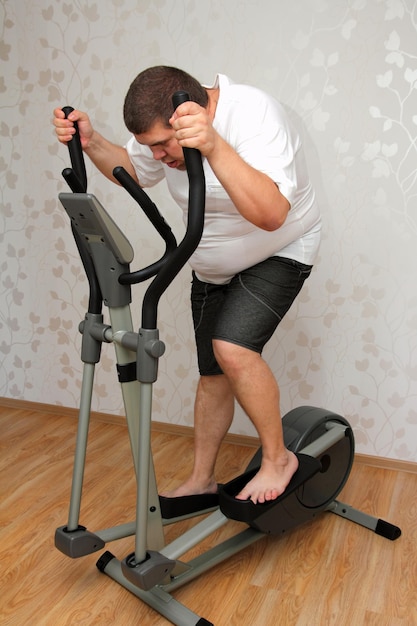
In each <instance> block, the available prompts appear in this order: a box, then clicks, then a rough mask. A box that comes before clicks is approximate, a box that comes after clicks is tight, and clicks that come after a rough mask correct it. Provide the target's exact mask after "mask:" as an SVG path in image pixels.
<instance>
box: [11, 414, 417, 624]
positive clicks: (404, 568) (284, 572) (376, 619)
mask: <svg viewBox="0 0 417 626" xmlns="http://www.w3.org/2000/svg"><path fill="white" fill-rule="evenodd" d="M0 428H1V441H0V445H1V456H0V494H1V503H0V568H1V570H0V571H1V592H0V594H1V600H0V624H1V625H2V626H6V625H7V626H23V625H28V626H73V625H74V624H77V625H85V626H93V625H99V626H104V625H107V624H109V625H110V624H112V625H114V624H118V625H120V626H125V625H126V626H127V625H133V624H137V625H140V626H147V625H152V626H164V625H166V624H168V622H167V621H166V620H165V619H164V618H162V617H160V616H159V615H158V614H156V613H155V612H154V611H153V610H152V609H150V608H148V607H147V606H145V605H144V604H143V603H142V602H141V601H140V600H138V599H137V598H136V597H135V596H134V595H132V594H131V593H130V592H128V591H126V590H125V589H123V588H122V587H120V586H119V585H118V584H117V583H115V582H114V581H113V580H112V579H110V578H109V577H108V576H106V575H104V574H102V573H100V572H99V571H98V570H97V568H96V567H95V563H96V561H97V559H98V557H99V556H100V554H101V553H96V554H93V555H89V556H87V557H83V558H80V559H74V560H73V559H70V558H68V557H66V556H64V555H63V554H61V553H60V552H58V551H57V550H56V549H55V547H54V532H55V529H56V528H57V527H58V526H62V525H65V524H66V521H67V511H68V499H69V490H70V480H71V471H72V454H73V449H74V438H75V432H76V422H75V420H74V419H73V418H70V417H68V416H65V415H59V414H57V415H56V416H54V415H51V414H42V413H38V412H34V411H30V410H19V409H10V408H4V407H0ZM90 432H91V436H90V442H89V448H88V454H89V460H90V463H89V464H88V465H87V469H86V477H85V499H84V502H83V508H82V515H81V520H80V521H81V523H82V524H84V525H85V526H87V527H88V528H89V529H90V530H93V531H94V530H98V529H100V528H106V527H109V526H112V525H114V524H120V523H124V522H127V521H131V520H133V519H134V510H135V499H134V489H135V487H134V480H133V476H132V467H131V460H130V452H129V448H128V442H127V436H126V431H125V427H124V426H123V425H120V424H111V423H103V422H99V421H96V420H93V422H92V424H91V430H90ZM153 448H154V454H155V465H156V471H157V476H158V481H159V484H160V486H161V488H167V487H169V486H170V485H172V484H174V483H175V482H177V481H179V480H180V479H181V477H183V476H185V474H186V473H187V469H188V468H189V466H190V463H191V450H192V441H191V440H190V439H189V438H187V437H178V436H173V435H168V434H164V433H154V435H153ZM252 454H253V448H249V447H247V448H246V447H243V446H237V445H232V444H225V445H224V448H223V450H222V454H221V462H220V465H219V476H218V479H221V480H223V481H226V480H228V479H230V478H231V477H233V476H235V475H237V474H238V473H240V472H241V471H242V470H243V469H244V467H245V464H246V463H247V462H248V460H249V459H250V458H251V456H252ZM339 497H340V499H341V500H342V501H344V502H347V503H350V504H351V505H353V506H355V507H357V508H359V509H361V510H364V511H366V512H368V513H370V514H372V515H375V516H378V517H381V518H382V519H386V520H387V521H390V522H392V523H393V524H396V525H398V526H400V527H401V529H402V536H401V537H400V538H399V539H398V540H396V541H389V540H387V539H384V538H382V537H380V536H378V535H375V534H374V533H372V532H371V531H369V530H366V529H364V528H362V527H360V526H358V525H356V524H353V523H351V522H348V521H346V520H343V519H341V518H339V517H337V516H335V515H332V514H330V513H324V514H323V515H322V516H320V517H319V518H318V519H317V520H316V521H315V522H314V523H308V524H306V525H304V526H301V527H300V528H298V529H296V530H293V531H292V532H290V533H288V534H286V535H285V536H284V537H265V538H262V539H261V540H260V541H258V542H257V543H255V544H253V545H252V546H250V547H249V548H247V549H246V550H244V551H242V552H240V553H239V554H238V555H236V556H234V557H232V558H230V559H229V560H228V561H226V562H224V563H222V564H220V565H218V566H216V567H215V568H214V569H212V570H211V571H210V572H209V573H207V574H205V575H203V576H201V577H199V578H198V579H196V580H194V581H193V582H191V583H189V584H188V585H186V586H184V587H183V588H181V589H179V590H177V591H176V592H174V595H175V597H176V598H177V599H178V600H180V601H181V602H184V603H185V604H186V605H187V606H188V607H189V608H191V609H192V610H193V611H195V612H196V613H198V614H199V615H201V616H203V617H204V618H205V619H207V620H209V621H211V622H213V623H214V624H215V625H216V626H281V625H282V626H331V625H336V624H337V625H338V626H362V625H363V626H365V625H366V626H406V625H407V626H415V625H416V624H417V474H413V473H406V472H399V471H391V470H390V471H388V470H382V469H377V468H371V467H367V466H365V465H361V464H355V465H354V467H353V470H352V473H351V476H350V478H349V481H348V484H347V485H346V487H345V488H344V490H343V492H342V494H340V496H339ZM188 523H189V522H186V524H188ZM236 528H240V525H239V524H237V523H236V522H230V523H229V524H228V525H227V526H226V527H224V528H223V529H221V530H220V531H217V532H216V533H215V536H214V537H213V538H210V539H209V540H206V541H205V544H204V545H209V544H210V545H211V543H210V542H213V541H215V540H216V541H217V540H218V539H219V538H222V537H224V536H226V535H227V534H230V533H233V532H234V531H235V530H236ZM175 532H178V531H177V530H176V529H175V528H173V527H169V530H168V531H167V533H168V535H169V536H173V534H174V533H175ZM108 549H109V550H111V551H112V552H113V553H114V554H115V555H116V556H117V557H118V558H123V557H124V556H126V555H127V554H128V553H129V552H132V551H133V550H134V544H133V541H132V539H131V538H130V539H129V538H128V539H123V540H120V541H118V542H114V543H113V544H111V546H108Z"/></svg>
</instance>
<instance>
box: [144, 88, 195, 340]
mask: <svg viewBox="0 0 417 626" xmlns="http://www.w3.org/2000/svg"><path fill="white" fill-rule="evenodd" d="M189 99H190V98H189V96H188V94H187V93H186V92H185V91H177V92H176V93H175V94H174V95H173V97H172V102H173V105H174V108H177V107H178V106H179V105H180V104H182V103H183V102H186V101H187V100H189ZM183 153H184V160H185V165H186V168H187V175H188V180H189V184H190V187H189V193H188V216H187V229H186V232H185V236H184V239H183V240H182V241H181V243H180V244H179V246H178V247H177V248H176V250H175V251H174V252H173V253H172V254H171V255H170V257H169V263H166V264H165V265H164V266H163V267H162V268H161V270H160V271H159V272H158V274H157V276H156V277H155V278H154V280H153V281H152V283H151V284H150V285H149V287H148V289H147V291H146V293H145V296H144V299H143V305H142V328H146V329H152V328H156V322H157V308H158V302H159V299H160V297H161V295H162V294H163V292H164V291H165V290H166V289H167V287H168V286H169V284H170V283H171V282H172V280H173V279H174V277H175V276H176V275H177V274H178V273H179V271H180V270H181V269H182V267H183V266H184V265H185V263H186V262H187V261H188V259H189V258H190V256H191V255H192V253H193V252H194V250H195V249H196V248H197V246H198V244H199V242H200V239H201V235H202V234H203V227H204V210H205V203H206V182H205V176H204V170H203V164H202V161H201V154H200V152H199V151H198V150H196V149H195V148H183Z"/></svg>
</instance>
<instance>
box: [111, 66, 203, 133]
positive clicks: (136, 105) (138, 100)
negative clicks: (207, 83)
mask: <svg viewBox="0 0 417 626" xmlns="http://www.w3.org/2000/svg"><path fill="white" fill-rule="evenodd" d="M179 90H184V91H186V92H188V94H189V96H190V99H191V100H193V101H194V102H197V103H198V104H200V105H201V106H203V107H206V106H207V104H208V96H207V92H206V90H205V89H204V87H203V86H202V85H201V84H200V83H199V82H198V81H197V80H196V79H195V78H193V77H192V76H190V74H187V72H184V71H183V70H180V69H178V68H176V67H168V66H166V65H158V66H155V67H150V68H148V69H147V70H144V71H143V72H141V73H140V74H139V75H138V76H137V77H136V78H135V80H134V81H133V82H132V84H131V85H130V87H129V90H128V92H127V94H126V98H125V102H124V107H123V117H124V121H125V124H126V126H127V129H128V130H129V131H130V132H131V133H133V134H134V135H141V134H142V133H146V132H147V131H148V130H150V128H151V127H152V126H153V125H154V124H155V123H156V122H162V123H163V124H164V125H165V126H169V119H170V117H171V116H172V114H173V112H174V108H173V104H172V96H173V94H174V93H175V92H176V91H179Z"/></svg>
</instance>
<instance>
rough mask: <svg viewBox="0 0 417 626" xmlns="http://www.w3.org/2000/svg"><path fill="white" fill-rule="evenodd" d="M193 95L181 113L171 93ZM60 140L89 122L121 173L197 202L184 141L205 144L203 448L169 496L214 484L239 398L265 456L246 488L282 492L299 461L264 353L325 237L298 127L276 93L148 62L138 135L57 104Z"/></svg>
mask: <svg viewBox="0 0 417 626" xmlns="http://www.w3.org/2000/svg"><path fill="white" fill-rule="evenodd" d="M179 89H183V90H185V91H187V92H188V93H189V94H190V97H191V101H190V102H185V103H183V104H181V105H180V106H179V107H178V108H177V110H176V111H175V113H172V100H171V97H172V94H173V93H174V92H175V91H177V90H179ZM54 114H55V119H54V124H55V127H56V133H57V136H58V139H59V140H60V141H61V142H62V143H66V142H68V141H69V140H70V139H71V138H72V135H73V134H74V132H75V131H74V127H73V123H74V122H78V128H79V132H80V138H81V144H82V147H83V150H84V152H85V153H86V154H87V155H88V156H89V158H90V159H91V160H92V161H93V163H94V164H95V165H96V166H97V167H98V169H99V170H100V171H101V172H102V173H103V174H104V175H106V176H107V177H108V178H110V179H112V180H113V177H112V171H113V168H114V167H116V166H117V165H122V166H123V167H124V168H125V169H126V170H127V171H128V172H129V173H130V174H131V175H132V176H133V177H134V178H135V179H136V180H137V181H138V183H139V184H140V185H141V186H143V187H148V186H152V185H154V184H156V183H157V182H159V181H160V180H161V179H162V178H165V179H166V181H167V184H168V188H169V191H170V193H171V195H172V197H173V198H174V199H175V201H176V202H177V203H178V204H179V206H180V207H181V208H182V209H183V211H184V214H186V211H187V201H188V178H187V175H186V172H185V171H184V170H185V165H184V158H183V153H182V148H183V147H187V148H197V149H198V150H200V152H201V154H202V157H203V166H204V171H205V176H206V190H207V195H206V216H205V225H204V232H203V236H202V239H201V242H200V244H199V246H198V248H197V250H196V251H195V253H194V254H193V255H192V257H191V258H190V261H189V262H190V265H191V267H192V269H193V282H192V292H191V301H192V312H193V322H194V329H195V336H196V343H197V354H198V363H199V370H200V380H199V384H198V389H197V394H196V399H195V413H194V418H195V423H194V426H195V440H194V448H195V457H194V467H193V470H192V473H191V475H190V477H189V478H188V479H187V480H186V481H185V482H184V483H183V484H182V485H180V486H179V487H178V488H177V489H175V490H174V491H172V492H170V493H167V494H164V495H165V497H169V498H170V497H179V496H186V495H196V494H204V493H215V492H216V490H217V483H216V479H215V462H216V458H217V454H218V451H219V448H220V445H221V442H222V440H223V438H224V437H225V435H226V433H227V431H228V430H229V428H230V425H231V423H232V419H233V410H234V400H235V399H236V400H237V401H238V402H239V404H240V405H241V406H242V408H243V409H244V410H245V412H246V413H247V415H248V416H249V418H250V419H251V421H252V422H253V424H254V426H255V428H256V430H257V432H258V434H259V438H260V441H261V445H262V450H263V455H262V464H261V467H260V470H259V472H258V473H257V474H256V475H255V476H254V478H253V479H252V480H251V481H250V482H249V483H248V484H247V485H246V486H245V487H244V488H243V489H242V491H241V492H240V493H239V494H238V496H237V498H239V499H242V500H246V499H249V498H250V499H251V500H252V501H253V502H255V503H263V502H265V501H269V500H274V499H276V498H277V497H278V496H279V495H281V494H282V493H283V492H284V491H285V488H286V487H287V485H288V483H289V482H290V480H291V478H292V476H293V474H294V473H295V472H296V470H297V468H298V459H297V457H296V456H295V455H294V454H293V453H292V452H290V451H289V450H287V449H286V448H285V445H284V442H283V433H282V425H281V414H280V408H279V388H278V385H277V383H276V381H275V378H274V376H273V374H272V372H271V370H270V368H269V366H268V365H267V364H266V363H265V361H264V360H263V358H262V356H261V354H262V350H263V347H264V345H265V343H266V342H267V341H268V340H269V339H270V337H271V336H272V334H273V333H274V331H275V329H276V327H277V326H278V324H279V322H280V321H281V319H282V318H283V316H284V315H285V313H286V312H287V311H288V309H289V307H290V306H291V304H292V302H293V301H294V298H295V297H296V295H297V294H298V292H299V290H300V289H301V287H302V285H303V283H304V280H305V279H306V278H307V277H308V276H309V274H310V272H311V267H312V264H313V262H314V259H315V256H316V254H317V250H318V246H319V240H320V215H319V211H318V208H317V205H316V201H315V195H314V190H313V188H312V186H311V183H310V181H309V178H308V173H307V169H306V166H305V161H304V156H303V152H302V147H301V141H300V138H299V135H298V134H297V133H296V132H295V131H294V129H293V128H292V127H291V125H290V123H289V121H288V119H287V116H286V114H285V112H284V110H283V108H282V107H281V106H280V104H279V103H278V102H276V100H274V99H273V98H271V97H270V96H268V95H267V94H265V93H263V92H261V91H260V90H258V89H255V88H253V87H249V86H246V85H235V84H233V83H232V81H230V80H229V79H228V78H227V77H226V76H224V75H218V76H217V79H216V82H215V84H214V85H213V86H212V87H203V86H202V85H200V83H199V82H198V81H196V80H195V79H194V78H193V77H192V76H190V75H189V74H187V73H185V72H183V71H182V70H179V69H177V68H171V67H166V66H158V67H153V68H149V69H147V70H145V71H144V72H142V73H141V74H139V75H138V76H137V78H136V79H135V80H134V81H133V83H132V85H131V86H130V88H129V91H128V93H127V96H126V99H125V104H124V119H125V123H126V126H127V128H128V130H129V131H130V132H131V133H132V138H131V139H130V140H129V142H128V143H127V145H126V146H124V147H122V146H118V145H115V144H112V143H111V142H109V141H107V140H106V139H105V138H104V137H103V136H102V135H100V134H99V133H98V132H97V131H95V130H94V128H93V126H92V124H91V122H90V120H89V117H88V115H87V114H86V113H83V112H81V111H73V112H72V113H71V114H70V115H69V117H68V119H65V118H64V115H63V113H62V111H61V110H60V109H56V110H55V112H54Z"/></svg>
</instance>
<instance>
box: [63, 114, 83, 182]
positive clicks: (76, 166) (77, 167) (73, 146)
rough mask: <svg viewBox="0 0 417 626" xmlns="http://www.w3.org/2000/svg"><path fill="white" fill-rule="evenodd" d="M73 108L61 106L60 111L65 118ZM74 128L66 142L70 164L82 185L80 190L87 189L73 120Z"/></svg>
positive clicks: (79, 144)
mask: <svg viewBox="0 0 417 626" xmlns="http://www.w3.org/2000/svg"><path fill="white" fill-rule="evenodd" d="M73 110H74V109H73V108H72V107H70V106H65V107H62V111H63V112H64V115H65V117H66V118H67V117H68V116H69V114H70V113H71V112H72V111H73ZM74 128H75V135H74V136H73V138H72V139H71V141H69V142H68V150H69V154H70V159H71V166H72V169H73V170H74V172H75V174H76V176H77V178H78V180H79V182H80V184H81V186H82V190H83V191H87V173H86V170H85V162H84V156H83V150H82V147H81V140H80V133H79V131H78V124H77V122H74Z"/></svg>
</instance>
